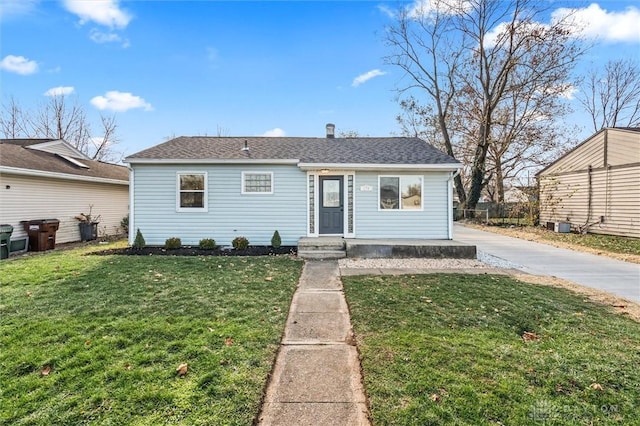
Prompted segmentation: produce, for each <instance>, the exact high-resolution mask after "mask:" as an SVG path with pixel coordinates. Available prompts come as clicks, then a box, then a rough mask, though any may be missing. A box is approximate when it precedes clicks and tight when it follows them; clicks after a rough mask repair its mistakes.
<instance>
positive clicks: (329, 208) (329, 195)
mask: <svg viewBox="0 0 640 426" xmlns="http://www.w3.org/2000/svg"><path fill="white" fill-rule="evenodd" d="M342 191H343V179H342V176H320V211H319V213H320V229H319V232H320V234H340V235H342V234H343V233H344V206H343V200H344V197H343V192H342Z"/></svg>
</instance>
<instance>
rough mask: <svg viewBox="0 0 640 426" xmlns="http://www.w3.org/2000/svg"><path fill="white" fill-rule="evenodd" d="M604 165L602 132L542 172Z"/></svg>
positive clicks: (574, 169)
mask: <svg viewBox="0 0 640 426" xmlns="http://www.w3.org/2000/svg"><path fill="white" fill-rule="evenodd" d="M603 165H604V132H601V133H598V134H596V135H595V136H593V138H592V139H590V140H587V141H586V142H584V143H583V144H582V145H580V146H578V147H577V148H576V149H575V150H574V151H571V152H569V153H568V154H567V155H566V156H564V157H562V158H560V159H559V160H558V161H557V162H556V163H555V164H552V165H551V166H549V168H548V169H547V170H545V171H544V172H542V175H543V176H544V175H549V174H554V173H566V172H571V171H576V170H586V169H587V168H588V167H589V166H592V167H594V168H597V167H603Z"/></svg>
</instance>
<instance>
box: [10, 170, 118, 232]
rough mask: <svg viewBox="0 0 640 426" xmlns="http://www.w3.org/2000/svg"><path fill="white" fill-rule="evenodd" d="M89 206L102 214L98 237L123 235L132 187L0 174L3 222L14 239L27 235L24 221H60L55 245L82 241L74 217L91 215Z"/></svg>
mask: <svg viewBox="0 0 640 426" xmlns="http://www.w3.org/2000/svg"><path fill="white" fill-rule="evenodd" d="M7 186H9V187H10V188H9V189H7V188H6V187H7ZM89 205H93V215H94V216H97V215H101V218H100V224H99V225H98V232H99V235H114V234H119V233H122V229H120V221H121V220H122V218H123V217H125V216H126V215H127V213H128V211H129V187H128V186H127V185H113V184H104V183H90V182H81V181H72V180H63V179H46V178H41V177H31V176H16V175H9V174H0V223H3V224H4V223H8V224H10V225H12V226H13V228H14V229H13V234H12V236H11V237H12V239H15V238H20V237H25V236H26V235H27V234H26V232H25V231H24V230H23V229H22V226H21V225H20V221H22V220H37V219H58V220H59V221H60V228H59V229H58V232H57V233H56V242H57V243H67V242H72V241H79V240H80V230H79V227H78V221H77V220H76V219H75V216H76V215H78V214H79V213H89Z"/></svg>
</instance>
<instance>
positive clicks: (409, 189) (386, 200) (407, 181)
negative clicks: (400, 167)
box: [378, 175, 423, 210]
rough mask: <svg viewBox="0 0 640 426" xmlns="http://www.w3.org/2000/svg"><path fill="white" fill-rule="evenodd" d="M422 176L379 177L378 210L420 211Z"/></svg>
mask: <svg viewBox="0 0 640 426" xmlns="http://www.w3.org/2000/svg"><path fill="white" fill-rule="evenodd" d="M422 186H423V185H422V176H417V175H415V176H409V175H403V176H379V177H378V208H379V210H422Z"/></svg>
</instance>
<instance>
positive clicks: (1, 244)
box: [0, 225, 13, 259]
mask: <svg viewBox="0 0 640 426" xmlns="http://www.w3.org/2000/svg"><path fill="white" fill-rule="evenodd" d="M12 233H13V226H11V225H0V259H7V258H8V257H9V253H10V252H11V234H12Z"/></svg>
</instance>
